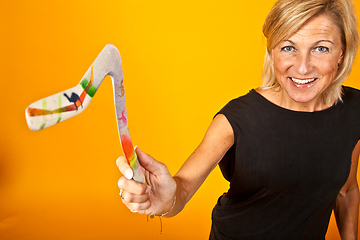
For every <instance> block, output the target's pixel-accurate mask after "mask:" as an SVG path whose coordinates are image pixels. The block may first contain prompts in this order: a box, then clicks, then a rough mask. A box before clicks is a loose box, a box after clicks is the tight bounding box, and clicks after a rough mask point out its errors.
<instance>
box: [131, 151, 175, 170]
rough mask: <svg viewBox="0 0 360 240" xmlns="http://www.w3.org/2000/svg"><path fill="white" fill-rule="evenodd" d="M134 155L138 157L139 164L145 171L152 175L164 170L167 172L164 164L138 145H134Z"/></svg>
mask: <svg viewBox="0 0 360 240" xmlns="http://www.w3.org/2000/svg"><path fill="white" fill-rule="evenodd" d="M135 152H136V155H137V157H138V159H139V162H140V165H141V166H142V167H143V168H145V169H146V170H147V171H149V172H151V173H152V174H154V175H161V174H162V173H164V172H168V170H167V168H166V166H165V165H164V164H163V163H161V162H158V161H156V160H155V159H154V158H153V157H152V156H150V155H149V154H146V153H145V152H143V151H142V150H141V149H140V148H139V147H135Z"/></svg>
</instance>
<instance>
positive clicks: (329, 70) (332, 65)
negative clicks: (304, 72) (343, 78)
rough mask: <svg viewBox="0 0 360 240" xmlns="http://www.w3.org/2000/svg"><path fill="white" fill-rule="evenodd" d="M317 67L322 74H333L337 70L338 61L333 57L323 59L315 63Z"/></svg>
mask: <svg viewBox="0 0 360 240" xmlns="http://www.w3.org/2000/svg"><path fill="white" fill-rule="evenodd" d="M316 66H317V69H318V71H319V73H320V74H322V75H334V76H335V74H336V72H337V67H338V63H337V61H334V59H331V58H329V59H323V60H321V61H318V62H317V63H316Z"/></svg>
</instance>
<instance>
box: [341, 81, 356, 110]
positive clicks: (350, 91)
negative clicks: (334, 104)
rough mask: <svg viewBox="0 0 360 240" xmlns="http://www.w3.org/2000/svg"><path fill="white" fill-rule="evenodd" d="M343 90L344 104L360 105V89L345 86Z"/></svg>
mask: <svg viewBox="0 0 360 240" xmlns="http://www.w3.org/2000/svg"><path fill="white" fill-rule="evenodd" d="M342 90H343V91H342V103H343V104H344V105H351V106H352V105H353V104H355V105H360V90H359V89H356V88H352V87H347V86H343V88H342Z"/></svg>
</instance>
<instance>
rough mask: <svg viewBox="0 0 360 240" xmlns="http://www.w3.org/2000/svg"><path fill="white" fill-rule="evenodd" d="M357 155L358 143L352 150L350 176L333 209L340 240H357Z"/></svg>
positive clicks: (359, 143)
mask: <svg viewBox="0 0 360 240" xmlns="http://www.w3.org/2000/svg"><path fill="white" fill-rule="evenodd" d="M359 154H360V141H359V142H358V143H357V144H356V146H355V148H354V150H353V153H352V157H351V170H350V175H349V178H348V180H347V181H346V183H345V185H344V186H343V187H342V189H341V190H340V192H339V195H338V197H337V199H336V205H335V208H334V213H335V218H336V223H337V226H338V229H339V233H340V236H341V239H342V240H349V239H352V240H353V239H358V238H357V235H358V216H359V187H358V183H357V178H356V174H357V166H358V159H359Z"/></svg>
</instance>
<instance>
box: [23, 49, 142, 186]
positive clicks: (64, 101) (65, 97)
mask: <svg viewBox="0 0 360 240" xmlns="http://www.w3.org/2000/svg"><path fill="white" fill-rule="evenodd" d="M107 75H110V77H111V79H112V81H113V89H114V100H115V110H116V118H117V125H118V130H119V137H120V142H121V145H122V149H123V152H124V154H125V157H126V159H127V160H128V162H129V164H130V166H131V168H132V169H133V170H134V180H136V181H138V182H143V183H145V182H146V181H145V176H144V173H143V170H142V168H141V167H140V164H139V161H138V159H137V156H136V153H135V151H134V147H133V144H132V142H131V138H130V134H129V128H128V122H127V113H126V102H125V88H124V80H123V72H122V64H121V58H120V53H119V51H118V50H117V48H116V47H115V46H113V45H111V44H108V45H106V46H105V48H104V49H103V50H102V51H101V52H100V54H99V55H98V56H97V58H96V59H95V61H94V62H93V64H92V65H91V66H90V68H89V69H88V70H87V72H86V73H85V75H84V77H83V78H82V80H81V81H80V83H79V84H78V85H77V86H75V87H73V88H71V89H68V90H65V91H63V92H60V93H58V94H55V95H52V96H50V97H46V98H44V99H41V100H39V101H36V102H34V103H32V104H30V106H29V107H28V108H27V109H26V110H25V116H26V121H27V124H28V126H29V128H30V129H31V130H33V131H37V130H41V129H44V128H46V127H50V126H52V125H54V124H56V123H59V122H61V121H64V120H66V119H68V118H71V117H73V116H75V115H78V114H80V113H81V112H82V111H83V110H84V109H85V108H86V107H87V106H88V105H89V104H90V102H91V100H92V98H93V97H94V95H95V93H96V91H97V90H98V88H99V87H100V84H101V82H102V81H103V79H104V78H105V77H106V76H107Z"/></svg>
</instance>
